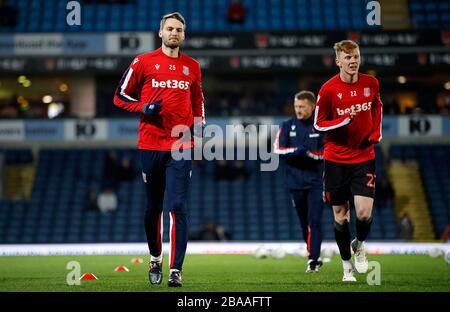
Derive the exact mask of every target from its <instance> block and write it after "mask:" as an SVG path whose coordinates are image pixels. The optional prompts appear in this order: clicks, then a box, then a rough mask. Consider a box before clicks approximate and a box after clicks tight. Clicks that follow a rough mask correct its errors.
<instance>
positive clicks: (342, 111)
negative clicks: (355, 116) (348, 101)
mask: <svg viewBox="0 0 450 312" xmlns="http://www.w3.org/2000/svg"><path fill="white" fill-rule="evenodd" d="M371 108H372V102H365V103H362V104H355V105H352V106H350V107H348V108H346V109H340V108H336V111H337V114H338V115H339V116H343V115H344V114H350V112H355V113H359V112H363V111H368V110H370V109H371Z"/></svg>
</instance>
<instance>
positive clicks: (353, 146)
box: [314, 40, 382, 281]
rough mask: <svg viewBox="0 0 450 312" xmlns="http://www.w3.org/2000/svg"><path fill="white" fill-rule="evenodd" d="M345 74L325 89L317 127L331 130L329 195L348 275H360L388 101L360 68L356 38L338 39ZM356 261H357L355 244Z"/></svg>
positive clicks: (327, 174)
mask: <svg viewBox="0 0 450 312" xmlns="http://www.w3.org/2000/svg"><path fill="white" fill-rule="evenodd" d="M334 50H335V52H336V64H337V65H338V67H339V69H340V72H339V74H337V75H335V76H334V77H332V78H331V79H330V80H328V81H327V82H326V83H325V84H324V85H323V86H322V88H321V89H320V92H319V96H318V99H317V105H316V111H315V116H314V127H315V128H316V129H317V130H318V131H323V132H325V133H326V135H325V147H324V188H325V189H324V200H325V201H326V202H328V203H330V204H331V205H332V207H333V212H334V220H335V229H334V230H335V236H336V242H337V245H338V247H339V251H340V254H341V258H342V262H343V268H344V277H343V281H356V278H355V274H354V267H356V270H357V271H358V272H359V273H365V272H366V271H367V269H368V261H367V256H366V248H365V246H364V241H365V240H366V237H367V235H368V233H369V231H370V226H371V224H372V207H373V198H374V196H375V178H376V176H375V151H374V144H377V143H379V142H380V140H381V138H382V135H381V129H382V127H381V125H382V103H381V100H380V90H379V83H378V80H377V79H376V78H375V77H372V76H369V75H365V74H361V73H359V72H358V71H359V65H360V63H361V58H360V52H359V46H358V44H357V43H355V42H353V41H351V40H343V41H341V42H338V43H336V44H335V45H334ZM352 196H354V204H355V209H356V238H355V239H354V240H353V241H351V236H350V228H349V222H350V211H349V199H350V198H351V197H352ZM350 248H351V249H352V250H353V251H354V254H355V264H354V265H353V263H352V262H351V249H350Z"/></svg>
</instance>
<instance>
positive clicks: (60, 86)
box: [59, 83, 69, 92]
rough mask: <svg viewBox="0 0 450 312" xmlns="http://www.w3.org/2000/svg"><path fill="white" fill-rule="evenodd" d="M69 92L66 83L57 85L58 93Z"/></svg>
mask: <svg viewBox="0 0 450 312" xmlns="http://www.w3.org/2000/svg"><path fill="white" fill-rule="evenodd" d="M68 90H69V86H68V85H67V84H66V83H62V84H60V85H59V91H61V92H67V91H68Z"/></svg>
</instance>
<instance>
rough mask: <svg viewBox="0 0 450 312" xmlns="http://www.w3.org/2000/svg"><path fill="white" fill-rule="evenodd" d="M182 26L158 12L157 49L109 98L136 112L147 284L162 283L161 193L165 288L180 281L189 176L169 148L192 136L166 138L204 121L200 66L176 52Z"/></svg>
mask: <svg viewBox="0 0 450 312" xmlns="http://www.w3.org/2000/svg"><path fill="white" fill-rule="evenodd" d="M185 25H186V23H185V20H184V18H183V16H182V15H181V14H180V13H178V12H174V13H170V14H167V15H165V16H163V18H162V20H161V24H160V29H159V37H160V38H161V39H162V45H161V48H159V49H157V50H155V51H153V52H149V53H144V54H141V55H138V56H137V57H136V58H135V59H134V60H133V61H132V63H131V65H130V67H129V68H128V69H127V70H126V71H125V74H124V75H123V77H122V80H121V81H120V84H119V86H118V88H117V90H116V93H115V96H114V104H115V105H116V106H118V107H121V108H123V109H126V110H127V111H130V112H135V113H139V114H140V124H139V139H138V148H139V153H140V157H141V162H142V176H143V180H144V183H145V189H146V193H147V207H146V208H147V209H146V212H145V232H146V235H147V241H148V247H149V251H150V269H149V280H150V283H151V284H160V283H161V281H162V269H161V268H162V260H163V254H162V233H163V230H162V229H163V227H162V216H163V201H164V195H165V194H166V195H167V196H166V200H167V204H168V210H169V217H170V229H169V230H170V231H169V233H170V235H169V236H170V252H169V268H170V273H169V279H168V285H169V286H170V287H180V286H181V285H182V279H181V272H182V265H183V261H184V256H185V253H186V247H187V220H186V214H187V211H186V201H187V195H188V187H189V182H190V177H191V161H190V160H188V159H180V160H176V159H174V158H173V157H172V154H171V151H175V150H180V149H181V150H185V149H190V148H191V147H192V146H193V136H191V137H189V139H188V140H184V141H183V140H181V141H180V140H179V139H180V138H179V137H178V136H172V130H174V128H175V127H176V126H179V125H181V126H185V127H186V129H189V128H191V129H192V128H193V126H194V118H195V120H196V121H197V123H199V124H201V125H204V123H205V110H204V103H203V93H202V86H201V79H202V77H201V70H200V64H199V63H198V62H197V61H196V60H194V59H192V58H190V57H189V56H187V55H185V54H183V53H181V52H180V46H181V44H182V43H183V41H184V38H185V27H186V26H185ZM180 142H181V143H180Z"/></svg>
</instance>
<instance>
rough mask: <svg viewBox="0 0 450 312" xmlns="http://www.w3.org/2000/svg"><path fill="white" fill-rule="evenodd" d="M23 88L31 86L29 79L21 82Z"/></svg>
mask: <svg viewBox="0 0 450 312" xmlns="http://www.w3.org/2000/svg"><path fill="white" fill-rule="evenodd" d="M22 85H23V86H24V87H25V88H28V87H30V86H31V81H30V80H25V81H24V82H23V84H22Z"/></svg>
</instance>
